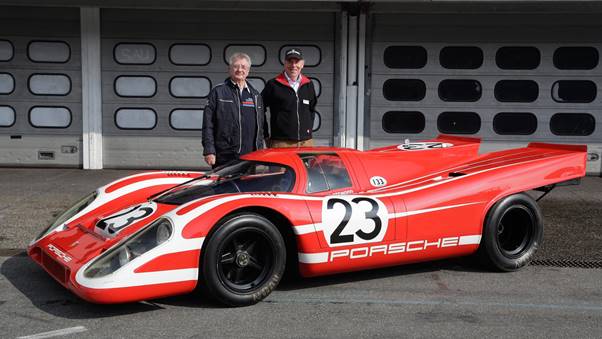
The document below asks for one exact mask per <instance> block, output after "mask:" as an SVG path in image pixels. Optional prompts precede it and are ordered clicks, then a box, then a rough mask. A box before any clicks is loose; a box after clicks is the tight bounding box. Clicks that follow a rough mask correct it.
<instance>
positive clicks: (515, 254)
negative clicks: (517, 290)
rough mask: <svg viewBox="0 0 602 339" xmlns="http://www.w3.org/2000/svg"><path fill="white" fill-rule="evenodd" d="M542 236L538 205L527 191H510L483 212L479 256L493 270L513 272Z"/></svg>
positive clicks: (530, 255) (524, 262) (526, 260)
mask: <svg viewBox="0 0 602 339" xmlns="http://www.w3.org/2000/svg"><path fill="white" fill-rule="evenodd" d="M542 239H543V221H542V216H541V212H540V210H539V206H537V203H536V202H535V200H533V198H531V197H530V196H528V195H527V194H524V193H519V194H514V195H511V196H509V197H506V198H504V199H502V200H500V201H499V202H497V203H496V204H495V205H494V206H493V207H492V208H491V210H490V211H489V213H487V219H486V220H485V225H484V228H483V238H482V240H481V247H480V248H479V256H480V257H481V258H482V259H483V261H485V262H486V263H487V264H489V266H490V267H492V268H494V269H496V270H500V271H515V270H518V269H520V268H522V267H523V266H526V265H527V264H528V263H529V262H531V260H533V257H534V256H535V253H536V252H537V249H538V248H539V246H540V244H541V241H542Z"/></svg>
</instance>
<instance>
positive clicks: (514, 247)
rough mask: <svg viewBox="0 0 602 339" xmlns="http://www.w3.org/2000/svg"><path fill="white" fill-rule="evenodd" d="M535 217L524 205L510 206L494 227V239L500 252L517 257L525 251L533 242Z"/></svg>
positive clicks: (510, 256)
mask: <svg viewBox="0 0 602 339" xmlns="http://www.w3.org/2000/svg"><path fill="white" fill-rule="evenodd" d="M534 227H535V217H534V216H533V213H532V212H531V210H529V209H528V208H527V207H525V206H512V207H510V208H509V209H507V210H506V211H505V212H504V214H503V215H502V218H501V219H500V221H499V223H498V225H497V229H496V240H497V244H498V248H499V249H500V251H501V252H502V254H503V255H504V256H506V257H508V258H517V257H520V256H521V255H523V254H524V252H525V251H527V250H528V249H529V248H530V247H531V244H532V242H533V232H534Z"/></svg>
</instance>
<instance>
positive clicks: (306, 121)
mask: <svg viewBox="0 0 602 339" xmlns="http://www.w3.org/2000/svg"><path fill="white" fill-rule="evenodd" d="M304 65H305V61H304V60H303V53H302V52H301V50H300V49H299V48H291V49H289V50H287V51H286V52H285V53H284V71H283V72H282V73H280V74H279V75H278V76H276V77H275V78H274V79H271V80H270V81H268V83H267V84H266V85H265V88H264V89H263V92H261V96H262V97H263V101H264V103H265V106H266V107H267V108H269V110H270V131H271V133H270V147H302V146H313V139H312V130H313V125H314V116H315V114H316V104H317V99H316V91H315V89H314V84H313V82H312V81H311V80H310V79H309V78H308V77H307V76H305V75H303V74H301V70H302V69H303V66H304Z"/></svg>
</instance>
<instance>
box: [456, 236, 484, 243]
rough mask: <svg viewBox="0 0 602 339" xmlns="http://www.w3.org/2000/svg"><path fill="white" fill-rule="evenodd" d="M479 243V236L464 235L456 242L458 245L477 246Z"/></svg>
mask: <svg viewBox="0 0 602 339" xmlns="http://www.w3.org/2000/svg"><path fill="white" fill-rule="evenodd" d="M480 243H481V236H480V235H465V236H462V237H460V241H458V245H478V244H480Z"/></svg>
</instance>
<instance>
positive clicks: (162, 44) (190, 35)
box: [101, 9, 335, 167]
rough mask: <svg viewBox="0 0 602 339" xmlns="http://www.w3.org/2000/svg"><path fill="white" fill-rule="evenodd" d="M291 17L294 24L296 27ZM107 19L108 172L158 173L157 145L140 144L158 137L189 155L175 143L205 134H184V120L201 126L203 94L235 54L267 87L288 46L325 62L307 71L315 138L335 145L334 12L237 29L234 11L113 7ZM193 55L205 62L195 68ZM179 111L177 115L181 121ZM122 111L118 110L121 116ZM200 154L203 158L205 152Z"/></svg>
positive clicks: (247, 22) (250, 22)
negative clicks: (313, 88)
mask: <svg viewBox="0 0 602 339" xmlns="http://www.w3.org/2000/svg"><path fill="white" fill-rule="evenodd" d="M291 15H294V17H295V20H294V22H291V21H290V16H291ZM101 16H102V57H101V58H102V70H103V74H102V82H103V83H102V91H103V108H102V109H103V134H104V135H105V138H104V140H105V144H104V154H103V156H104V158H105V165H106V166H109V167H113V166H117V167H121V166H131V167H136V166H137V164H138V165H139V166H141V167H145V166H151V167H157V164H160V160H159V162H157V161H156V160H155V159H151V158H145V157H153V156H154V154H155V152H153V148H154V147H156V146H157V145H156V144H154V143H153V142H149V143H144V142H140V141H139V140H146V139H147V138H148V140H154V139H152V138H155V137H162V138H167V139H166V140H168V139H169V140H172V141H170V142H169V145H171V146H169V145H168V146H166V147H172V148H171V155H172V156H174V157H176V158H177V157H178V154H180V156H181V157H188V155H187V154H186V151H184V150H183V148H182V147H183V146H182V145H184V144H185V143H179V142H178V141H177V139H178V138H184V139H186V138H193V139H194V140H195V142H197V143H198V144H200V137H201V131H200V130H186V129H182V128H178V124H179V126H180V127H182V126H183V125H182V122H181V121H180V120H178V119H191V120H192V121H193V122H191V123H195V124H198V121H199V115H200V114H202V110H203V108H204V106H205V105H206V103H207V99H206V98H203V97H198V96H200V95H206V94H207V90H208V89H209V88H210V87H213V86H216V85H217V84H220V83H222V82H223V81H224V80H225V79H226V78H227V77H228V65H227V58H228V57H229V55H231V53H234V52H248V53H249V54H250V55H251V57H252V59H254V60H253V67H252V68H251V71H250V74H249V76H250V78H251V79H254V80H253V81H254V83H255V84H258V87H263V86H264V84H265V82H266V81H268V80H269V79H271V78H273V77H275V76H276V75H277V74H279V73H280V72H282V69H283V64H282V62H281V59H280V54H281V53H282V51H283V50H284V49H286V48H288V47H290V46H301V48H304V47H305V49H306V51H307V52H306V54H307V56H308V60H319V63H318V64H317V65H315V66H308V67H306V68H305V69H304V73H305V74H306V75H308V76H310V77H312V78H315V79H316V81H317V83H318V82H319V84H320V86H319V87H320V91H321V93H320V97H319V105H318V111H320V113H321V117H322V119H321V127H320V129H319V130H318V131H317V132H316V133H315V137H316V142H317V143H318V142H319V143H320V144H332V135H333V132H332V131H333V123H332V121H333V118H332V115H333V106H334V90H333V87H334V18H335V14H333V13H317V14H314V13H286V15H283V13H264V12H253V15H252V16H242V17H241V18H240V19H241V20H237V23H236V25H233V24H232V21H231V13H226V12H215V11H214V12H208V11H152V10H148V11H140V10H131V11H130V10H117V9H115V10H113V9H110V10H109V9H107V10H102V14H101ZM310 21H311V23H312V24H311V25H308V24H307V23H308V22H310ZM241 27H244V29H240V28H241ZM316 37H318V38H317V40H316ZM187 46H193V47H192V48H191V47H187ZM174 49H175V52H174ZM182 51H184V52H182ZM304 52H305V50H304ZM174 53H176V54H177V53H181V55H179V56H178V55H175V54H174ZM186 53H189V54H190V55H188V54H186ZM194 53H198V57H199V59H200V60H202V62H197V64H195V65H193V64H194V63H195V61H194V60H195V59H194V57H193V56H194ZM136 62H137V63H138V64H136ZM187 63H190V64H187ZM150 79H152V80H150ZM202 79H205V80H202ZM206 80H208V82H207V81H206ZM208 83H209V85H208ZM154 84H156V85H154ZM116 85H117V86H116ZM130 86H139V87H140V88H134V89H131V88H130ZM116 87H118V88H116ZM153 87H155V89H156V90H155V91H153ZM199 87H202V88H201V89H199ZM124 94H125V95H124ZM129 95H133V96H129ZM137 95H138V96H137ZM192 96H197V97H192ZM120 110H121V111H120ZM180 110H189V111H180ZM190 110H194V112H192V111H190ZM174 111H177V112H178V113H177V114H176V115H175V116H176V120H173V119H174V118H173V112H174ZM116 112H120V113H119V114H118V116H117V117H116ZM117 124H121V128H120V127H119V126H117ZM124 124H125V125H124ZM174 124H175V125H174ZM124 126H126V127H127V126H130V127H134V128H133V129H124V128H123V127H124ZM197 127H198V126H197ZM136 137H138V139H136ZM157 140H159V139H157ZM124 142H126V143H127V142H131V143H132V145H127V144H122V143H124ZM157 142H158V141H157ZM134 146H135V147H134ZM138 148H139V149H138ZM134 149H136V152H137V153H136V154H135V155H133V156H132V157H128V156H127V152H128V151H130V152H134ZM197 151H198V154H199V155H200V154H202V148H200V149H198V150H197ZM125 161H130V163H128V164H126V163H125ZM194 161H195V163H194V164H192V163H191V164H189V165H187V166H202V165H205V164H204V162H202V157H200V156H197V157H194ZM176 167H177V166H176Z"/></svg>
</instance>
